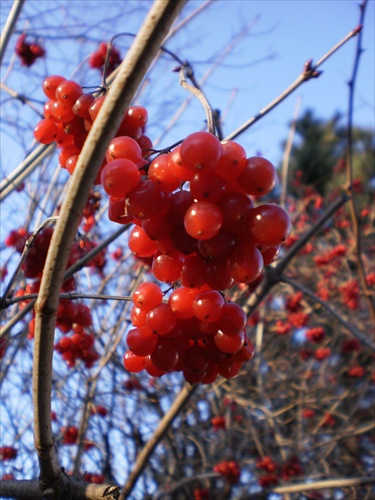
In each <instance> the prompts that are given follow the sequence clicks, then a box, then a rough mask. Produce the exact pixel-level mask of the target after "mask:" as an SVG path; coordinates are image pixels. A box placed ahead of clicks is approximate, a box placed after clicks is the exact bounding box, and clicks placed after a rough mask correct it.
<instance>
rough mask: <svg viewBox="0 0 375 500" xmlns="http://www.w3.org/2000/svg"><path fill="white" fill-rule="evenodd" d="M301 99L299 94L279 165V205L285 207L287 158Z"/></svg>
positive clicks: (290, 149) (290, 148)
mask: <svg viewBox="0 0 375 500" xmlns="http://www.w3.org/2000/svg"><path fill="white" fill-rule="evenodd" d="M301 101H302V98H301V96H299V97H298V99H297V102H296V107H295V110H294V116H293V120H292V124H291V126H290V130H289V136H288V140H287V141H286V146H285V151H284V156H283V164H282V167H281V196H280V206H281V207H283V208H285V202H286V193H287V185H288V167H289V158H290V153H291V151H292V145H293V138H294V133H295V131H296V127H297V119H298V115H299V110H300V107H301Z"/></svg>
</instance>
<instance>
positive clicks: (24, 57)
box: [15, 33, 46, 67]
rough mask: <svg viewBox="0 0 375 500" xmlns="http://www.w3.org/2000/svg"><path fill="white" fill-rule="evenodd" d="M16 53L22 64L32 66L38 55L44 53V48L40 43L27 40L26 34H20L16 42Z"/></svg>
mask: <svg viewBox="0 0 375 500" xmlns="http://www.w3.org/2000/svg"><path fill="white" fill-rule="evenodd" d="M15 51H16V54H17V55H18V56H19V58H20V59H21V64H22V66H28V67H30V66H32V65H33V64H34V63H35V61H36V60H37V59H38V58H39V57H43V56H44V55H45V53H46V52H45V50H44V49H43V47H42V46H41V45H39V44H38V43H35V42H32V43H30V42H27V41H26V35H25V34H24V33H23V34H22V35H20V36H19V37H18V39H17V42H16V47H15Z"/></svg>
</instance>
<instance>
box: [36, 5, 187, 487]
mask: <svg viewBox="0 0 375 500" xmlns="http://www.w3.org/2000/svg"><path fill="white" fill-rule="evenodd" d="M183 4H184V2H183V1H181V0H180V1H173V2H171V1H168V2H155V3H154V4H153V6H152V7H151V9H150V11H149V13H148V15H147V18H146V20H145V21H144V23H143V25H142V27H141V29H140V31H139V32H138V35H137V38H136V39H135V41H134V43H133V44H132V46H131V47H130V49H129V51H128V53H127V56H126V58H125V59H124V61H123V63H122V65H121V66H120V69H119V72H118V74H117V77H116V80H115V82H114V83H113V86H112V88H111V92H110V93H109V94H108V96H107V98H106V100H105V102H104V104H103V106H102V108H101V109H100V112H99V114H98V116H97V119H96V120H95V122H94V125H93V127H92V129H91V130H90V134H89V136H88V138H87V140H86V142H85V144H84V146H83V149H82V152H81V154H80V155H79V159H78V162H77V167H76V169H75V171H74V174H73V176H72V178H71V181H70V185H69V189H68V192H67V194H66V198H65V200H64V203H63V205H62V207H61V212H60V215H59V219H58V222H57V224H56V227H55V230H54V233H53V236H52V240H51V245H50V247H49V251H48V255H47V259H46V264H45V267H44V273H43V277H42V281H41V286H40V292H39V297H38V299H37V301H36V304H35V312H36V316H35V319H36V322H35V343H34V366H33V398H34V407H35V408H34V413H35V417H34V434H35V447H36V450H37V452H38V456H39V464H40V477H41V487H42V490H44V489H46V488H49V485H51V486H52V485H55V484H56V482H57V481H61V469H60V465H59V462H58V459H57V456H56V453H55V450H54V441H53V437H52V428H51V389H52V387H51V377H52V356H53V343H54V330H55V324H56V315H57V309H58V304H59V291H60V288H61V285H62V283H63V279H64V274H65V268H66V264H67V261H68V258H69V254H70V249H71V245H72V243H73V240H74V238H75V235H76V231H77V228H78V225H79V222H80V217H81V213H82V211H83V208H84V206H85V203H86V200H87V196H88V194H89V190H90V188H91V185H92V183H93V181H94V179H95V176H96V173H97V170H98V169H99V167H100V165H101V162H102V158H103V157H104V154H105V151H106V148H107V145H108V143H109V142H110V140H111V139H112V137H113V136H114V135H115V133H116V130H117V128H118V126H119V125H120V122H121V120H122V118H123V113H124V111H125V109H126V108H127V107H128V106H129V105H130V102H131V100H132V98H133V95H134V94H135V92H136V90H137V88H138V86H139V84H140V83H141V81H142V79H143V77H144V75H145V74H146V72H147V70H148V67H149V65H150V63H151V61H152V60H153V58H154V57H155V56H156V54H157V52H158V50H159V47H160V44H161V42H162V40H163V38H164V36H165V35H166V34H167V32H168V30H169V28H170V27H171V25H172V23H173V21H174V19H175V18H176V16H177V15H178V13H179V11H180V10H181V8H182V6H183Z"/></svg>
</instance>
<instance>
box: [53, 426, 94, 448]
mask: <svg viewBox="0 0 375 500" xmlns="http://www.w3.org/2000/svg"><path fill="white" fill-rule="evenodd" d="M78 433H79V430H78V427H75V426H74V425H71V426H69V427H62V429H61V435H62V444H65V445H73V444H77V441H78ZM83 446H84V450H85V451H87V450H90V449H91V448H93V447H94V446H95V444H94V443H93V442H92V441H87V440H85V441H83Z"/></svg>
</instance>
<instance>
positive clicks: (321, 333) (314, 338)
mask: <svg viewBox="0 0 375 500" xmlns="http://www.w3.org/2000/svg"><path fill="white" fill-rule="evenodd" d="M305 335H306V338H307V340H308V341H309V342H313V343H314V344H320V342H322V341H323V340H324V338H325V336H326V333H325V330H324V328H323V327H322V326H316V327H314V328H309V329H308V330H307V331H306V333H305Z"/></svg>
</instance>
